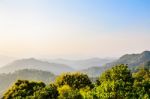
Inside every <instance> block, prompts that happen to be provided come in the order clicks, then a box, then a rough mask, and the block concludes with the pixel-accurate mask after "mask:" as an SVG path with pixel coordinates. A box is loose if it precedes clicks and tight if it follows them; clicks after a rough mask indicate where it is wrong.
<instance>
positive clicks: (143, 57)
mask: <svg viewBox="0 0 150 99" xmlns="http://www.w3.org/2000/svg"><path fill="white" fill-rule="evenodd" d="M148 61H150V51H144V52H142V53H140V54H126V55H123V56H122V57H120V58H119V59H118V60H117V61H114V62H112V63H109V64H107V65H108V66H113V65H116V64H128V67H129V68H133V67H135V66H140V65H142V64H144V63H146V62H148Z"/></svg>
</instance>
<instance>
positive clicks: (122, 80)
mask: <svg viewBox="0 0 150 99" xmlns="http://www.w3.org/2000/svg"><path fill="white" fill-rule="evenodd" d="M3 99H150V71H149V69H148V68H141V69H139V70H137V71H136V72H134V73H131V71H130V70H129V69H128V66H127V65H124V64H121V65H116V66H114V67H112V68H111V69H108V70H107V71H105V72H104V73H102V74H101V75H100V77H99V79H98V80H97V81H96V82H95V83H92V82H91V81H90V79H89V77H88V76H87V75H86V74H82V73H66V74H62V75H60V76H58V77H57V78H56V80H55V82H54V83H50V84H48V85H46V84H44V83H43V82H33V81H28V80H18V81H17V82H16V83H14V85H13V86H12V87H10V88H9V89H8V90H7V91H6V92H5V93H4V95H3Z"/></svg>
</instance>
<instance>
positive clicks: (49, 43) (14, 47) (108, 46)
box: [0, 0, 150, 58]
mask: <svg viewBox="0 0 150 99" xmlns="http://www.w3.org/2000/svg"><path fill="white" fill-rule="evenodd" d="M144 50H150V0H0V54H2V55H7V56H15V57H43V58H45V57H51V58H53V57H54V58H57V57H58V58H59V57H61V58H63V57H64V58H87V57H118V56H121V55H122V54H125V53H139V52H142V51H144Z"/></svg>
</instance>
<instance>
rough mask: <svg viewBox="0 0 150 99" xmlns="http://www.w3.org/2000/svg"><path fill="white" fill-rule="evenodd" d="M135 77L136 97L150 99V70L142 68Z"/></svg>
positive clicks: (134, 74)
mask: <svg viewBox="0 0 150 99" xmlns="http://www.w3.org/2000/svg"><path fill="white" fill-rule="evenodd" d="M133 77H134V85H133V89H134V93H135V97H136V98H140V99H150V71H149V70H148V69H146V68H141V69H140V70H139V71H137V72H136V73H133Z"/></svg>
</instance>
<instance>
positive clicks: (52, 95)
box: [33, 84, 59, 99]
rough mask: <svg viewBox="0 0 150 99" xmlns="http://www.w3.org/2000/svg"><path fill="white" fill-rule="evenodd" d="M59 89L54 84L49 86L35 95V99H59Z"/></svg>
mask: <svg viewBox="0 0 150 99" xmlns="http://www.w3.org/2000/svg"><path fill="white" fill-rule="evenodd" d="M58 95H59V94H58V91H57V87H56V86H55V85H54V84H50V85H47V86H46V87H44V88H43V89H41V90H38V91H36V92H35V93H34V95H33V97H34V99H56V98H57V97H58Z"/></svg>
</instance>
